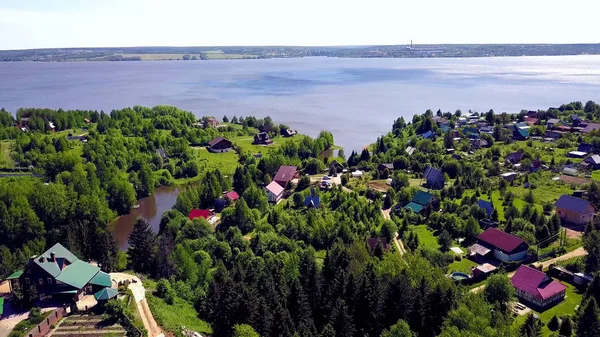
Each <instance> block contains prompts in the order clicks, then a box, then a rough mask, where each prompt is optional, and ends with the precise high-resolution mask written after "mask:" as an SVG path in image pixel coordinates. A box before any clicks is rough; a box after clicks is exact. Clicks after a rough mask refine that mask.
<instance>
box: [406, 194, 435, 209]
mask: <svg viewBox="0 0 600 337" xmlns="http://www.w3.org/2000/svg"><path fill="white" fill-rule="evenodd" d="M438 206H439V202H438V200H437V198H436V197H435V196H434V195H433V194H431V193H427V192H425V191H420V190H419V191H418V192H417V194H415V196H414V197H413V198H412V200H411V201H410V202H409V203H408V204H406V206H404V209H405V210H407V211H412V212H415V213H421V212H422V211H423V210H424V209H425V208H427V207H431V208H437V207H438Z"/></svg>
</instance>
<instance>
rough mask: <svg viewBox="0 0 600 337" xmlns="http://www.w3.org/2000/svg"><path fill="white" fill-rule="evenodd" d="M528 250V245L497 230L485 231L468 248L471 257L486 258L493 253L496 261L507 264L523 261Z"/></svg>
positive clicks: (516, 237) (518, 238)
mask: <svg viewBox="0 0 600 337" xmlns="http://www.w3.org/2000/svg"><path fill="white" fill-rule="evenodd" d="M528 249H529V245H528V244H527V242H525V241H524V240H523V239H521V238H520V237H518V236H515V235H512V234H508V233H506V232H503V231H501V230H499V229H497V228H488V229H486V230H485V231H484V232H483V233H481V234H479V236H477V243H476V244H474V245H473V246H471V248H469V250H470V252H471V255H472V256H476V257H487V256H488V254H490V253H493V256H494V257H495V258H496V259H498V260H500V261H503V262H507V263H508V262H515V261H522V260H524V259H525V258H526V257H527V250H528Z"/></svg>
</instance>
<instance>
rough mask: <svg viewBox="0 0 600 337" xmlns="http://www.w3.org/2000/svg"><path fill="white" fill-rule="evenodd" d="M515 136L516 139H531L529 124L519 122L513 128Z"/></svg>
mask: <svg viewBox="0 0 600 337" xmlns="http://www.w3.org/2000/svg"><path fill="white" fill-rule="evenodd" d="M513 138H514V139H515V140H527V139H529V125H527V124H525V123H517V124H515V126H514V129H513Z"/></svg>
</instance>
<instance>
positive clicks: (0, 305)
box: [0, 296, 4, 316]
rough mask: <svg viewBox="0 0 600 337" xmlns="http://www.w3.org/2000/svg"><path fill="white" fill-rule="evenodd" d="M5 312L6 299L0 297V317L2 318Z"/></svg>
mask: <svg viewBox="0 0 600 337" xmlns="http://www.w3.org/2000/svg"><path fill="white" fill-rule="evenodd" d="M3 312H4V297H1V296H0V316H2V313H3Z"/></svg>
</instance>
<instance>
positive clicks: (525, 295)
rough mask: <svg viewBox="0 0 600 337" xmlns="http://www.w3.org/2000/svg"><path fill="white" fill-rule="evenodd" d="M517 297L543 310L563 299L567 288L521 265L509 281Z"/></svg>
mask: <svg viewBox="0 0 600 337" xmlns="http://www.w3.org/2000/svg"><path fill="white" fill-rule="evenodd" d="M511 282H512V285H513V287H515V290H516V292H517V297H518V298H519V299H520V300H521V301H523V302H527V303H529V304H531V305H533V306H535V307H536V308H537V309H540V310H544V309H547V308H548V307H550V306H552V305H554V304H556V303H558V302H561V301H562V300H564V299H565V294H566V291H567V287H566V286H565V285H564V284H562V283H560V282H558V281H555V280H553V279H552V278H551V277H549V276H548V275H546V274H545V273H544V272H541V271H539V270H537V269H534V268H531V267H528V266H525V265H522V266H520V267H519V269H517V272H516V273H515V275H514V276H513V277H512V279H511Z"/></svg>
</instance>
